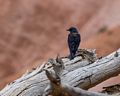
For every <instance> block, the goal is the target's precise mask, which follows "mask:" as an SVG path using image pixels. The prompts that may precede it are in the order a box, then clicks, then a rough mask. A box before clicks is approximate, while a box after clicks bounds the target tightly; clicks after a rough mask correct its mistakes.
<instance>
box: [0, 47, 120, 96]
mask: <svg viewBox="0 0 120 96" xmlns="http://www.w3.org/2000/svg"><path fill="white" fill-rule="evenodd" d="M92 53H93V52H92ZM78 55H79V54H78ZM90 55H91V54H89V55H86V53H85V55H84V56H77V57H76V58H75V59H74V60H72V61H69V59H67V58H63V59H62V61H63V65H64V67H63V69H62V72H61V73H60V75H61V77H60V78H61V82H62V83H65V84H68V85H69V86H73V87H80V88H83V89H88V88H90V87H93V86H95V85H97V84H99V83H101V82H102V81H104V80H106V79H108V78H111V77H113V76H116V75H118V74H119V73H120V49H119V50H117V52H113V53H112V54H110V55H108V56H106V57H104V58H101V59H97V60H96V61H95V62H94V63H93V61H92V63H91V58H90V57H89V56H90ZM83 57H84V59H83ZM51 61H52V63H53V64H56V63H57V62H56V60H55V59H50V60H49V61H48V62H47V63H43V64H42V65H41V66H40V67H38V68H36V70H33V71H31V72H28V73H26V74H24V75H23V76H22V77H21V78H19V79H17V80H16V81H14V82H12V83H11V84H9V85H7V86H6V87H5V88H4V89H3V90H1V91H0V95H1V96H41V95H42V94H43V92H44V90H45V88H46V87H47V86H48V85H49V84H50V82H49V80H48V78H47V76H46V74H45V71H44V69H47V70H48V71H49V70H50V71H52V70H53V64H51Z"/></svg>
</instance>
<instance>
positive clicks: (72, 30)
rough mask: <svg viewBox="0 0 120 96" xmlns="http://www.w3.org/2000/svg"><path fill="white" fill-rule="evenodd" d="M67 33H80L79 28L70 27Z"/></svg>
mask: <svg viewBox="0 0 120 96" xmlns="http://www.w3.org/2000/svg"><path fill="white" fill-rule="evenodd" d="M67 31H69V32H70V33H78V31H77V28H75V27H70V28H69V29H67Z"/></svg>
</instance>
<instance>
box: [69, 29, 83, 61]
mask: <svg viewBox="0 0 120 96" xmlns="http://www.w3.org/2000/svg"><path fill="white" fill-rule="evenodd" d="M67 31H69V32H70V33H69V35H68V46H69V50H70V57H69V58H70V60H72V59H74V58H75V54H76V51H77V50H78V47H79V45H80V42H81V36H80V34H79V32H78V31H77V29H76V28H75V27H70V28H69V29H68V30H67Z"/></svg>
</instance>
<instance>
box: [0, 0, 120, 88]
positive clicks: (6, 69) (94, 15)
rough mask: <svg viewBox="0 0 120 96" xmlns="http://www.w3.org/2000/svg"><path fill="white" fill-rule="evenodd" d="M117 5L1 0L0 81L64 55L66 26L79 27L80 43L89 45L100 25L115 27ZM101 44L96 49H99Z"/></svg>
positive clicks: (97, 0) (106, 0)
mask: <svg viewBox="0 0 120 96" xmlns="http://www.w3.org/2000/svg"><path fill="white" fill-rule="evenodd" d="M119 5H120V2H119V0H114V2H113V1H112V0H69V2H68V1H66V0H52V1H50V0H0V57H1V58H0V80H1V82H2V83H1V84H3V81H4V82H5V83H6V82H9V80H8V78H7V77H8V76H10V75H12V74H13V73H15V74H17V73H19V72H20V71H21V70H22V69H23V68H24V67H26V66H33V65H34V64H36V63H38V62H42V61H43V60H47V59H48V58H50V57H55V56H56V54H58V53H60V54H61V55H67V54H68V51H67V44H66V38H67V32H66V29H67V28H68V27H70V26H77V27H78V29H79V30H80V29H81V31H82V32H81V34H82V39H83V42H84V41H85V42H87V43H85V44H86V45H85V44H84V43H83V44H82V45H81V46H82V47H90V48H91V47H92V45H93V41H95V40H96V38H97V37H96V36H98V35H96V34H97V33H99V30H100V28H102V27H104V26H108V28H109V29H110V28H112V27H113V23H114V26H116V25H118V24H119V22H118V20H119V18H120V17H119V14H120V13H119V12H118V11H116V10H119ZM111 6H112V7H111ZM107 12H108V13H109V14H108V13H107ZM112 13H113V14H115V15H113V14H112ZM108 17H109V18H108ZM116 17H117V18H118V20H116V19H115V18H116ZM108 21H109V22H108ZM110 21H111V22H110ZM119 21H120V20H119ZM116 22H117V23H116ZM111 26H112V27H111ZM110 30H111V29H110ZM117 32H118V31H117ZM101 34H102V33H101ZM116 35H117V34H116ZM116 35H115V36H116ZM103 36H105V38H106V35H104V34H103ZM91 37H92V40H91ZM94 37H95V39H94ZM101 37H102V36H101ZM101 37H99V38H101ZM89 38H90V39H89ZM108 38H109V37H108ZM108 38H106V39H107V40H108ZM89 40H90V41H89ZM110 40H111V41H112V40H113V38H111V39H110ZM88 41H89V42H88ZM99 42H102V40H101V41H99ZM91 44H92V45H91ZM95 45H96V46H98V45H97V44H96V43H94V46H95ZM117 45H118V46H117V47H116V46H115V47H114V46H112V50H114V49H116V48H118V47H120V43H119V42H118V43H117ZM101 46H103V45H102V44H101V45H99V47H95V48H98V49H99V48H101V50H102V47H101ZM106 46H107V45H106ZM108 48H111V46H109V47H108ZM110 51H111V50H110ZM110 51H108V53H109V52H110ZM103 54H105V52H103ZM13 77H14V76H13ZM13 77H12V78H13ZM4 78H6V79H4ZM11 80H12V79H11ZM1 84H0V86H2V85H1Z"/></svg>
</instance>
